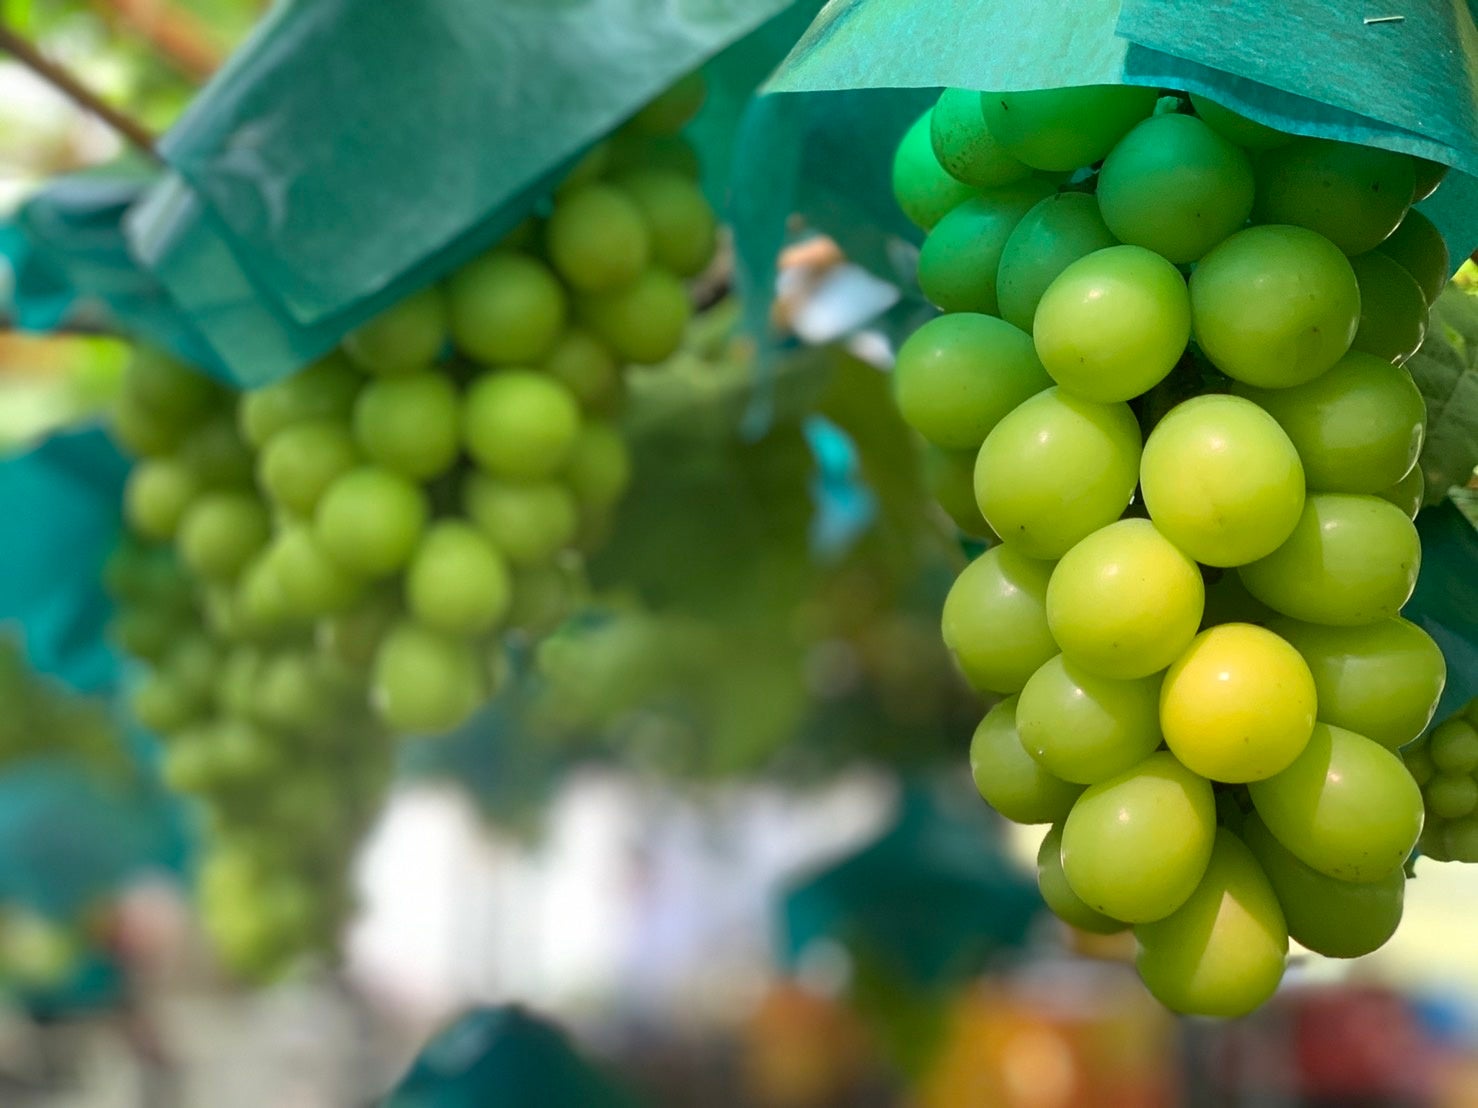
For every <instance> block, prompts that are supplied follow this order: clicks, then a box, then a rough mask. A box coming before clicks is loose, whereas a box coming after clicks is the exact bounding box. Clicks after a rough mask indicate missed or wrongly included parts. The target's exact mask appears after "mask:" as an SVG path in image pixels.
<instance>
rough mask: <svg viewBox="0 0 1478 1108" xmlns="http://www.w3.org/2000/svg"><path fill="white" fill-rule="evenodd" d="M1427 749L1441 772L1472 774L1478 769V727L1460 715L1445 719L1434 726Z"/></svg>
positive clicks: (1433, 762) (1428, 739)
mask: <svg viewBox="0 0 1478 1108" xmlns="http://www.w3.org/2000/svg"><path fill="white" fill-rule="evenodd" d="M1427 750H1428V752H1429V753H1430V754H1431V756H1432V764H1433V765H1434V766H1436V767H1437V769H1438V771H1439V772H1441V773H1468V774H1471V773H1473V772H1474V771H1475V770H1478V728H1474V726H1473V725H1472V724H1471V723H1469V722H1468V721H1467V720H1465V719H1463V718H1462V717H1460V716H1454V717H1453V718H1452V719H1449V720H1444V721H1443V722H1441V723H1439V724H1438V725H1437V726H1436V727H1434V728H1432V734H1431V735H1430V736H1428V738H1427Z"/></svg>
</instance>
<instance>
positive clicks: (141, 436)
mask: <svg viewBox="0 0 1478 1108" xmlns="http://www.w3.org/2000/svg"><path fill="white" fill-rule="evenodd" d="M110 415H111V419H110V420H109V424H108V426H109V430H110V431H111V432H112V435H113V438H114V440H115V441H117V443H118V445H119V446H121V447H123V449H124V450H125V451H127V452H128V453H129V454H131V455H133V457H135V458H162V457H164V456H165V455H166V454H172V453H174V451H175V450H176V449H178V447H179V444H180V439H182V438H183V437H184V435H185V430H186V428H185V427H184V426H183V425H182V424H179V423H176V422H174V421H172V420H170V419H167V418H166V417H164V416H162V415H160V414H159V413H157V412H155V411H153V410H151V409H149V408H147V407H145V406H144V405H143V403H141V402H140V401H139V400H138V399H137V398H136V397H133V396H130V395H129V394H128V393H124V394H123V395H122V396H120V397H119V398H118V400H117V401H116V402H115V403H114V405H113V409H112V412H111V413H110Z"/></svg>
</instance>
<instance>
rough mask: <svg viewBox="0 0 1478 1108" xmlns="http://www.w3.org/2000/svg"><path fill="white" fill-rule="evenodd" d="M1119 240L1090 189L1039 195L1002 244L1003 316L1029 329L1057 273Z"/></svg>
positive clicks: (999, 281)
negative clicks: (1106, 221)
mask: <svg viewBox="0 0 1478 1108" xmlns="http://www.w3.org/2000/svg"><path fill="white" fill-rule="evenodd" d="M1117 245H1118V240H1117V239H1116V238H1114V236H1113V233H1112V232H1111V231H1110V230H1109V229H1108V227H1107V226H1106V225H1105V224H1104V222H1103V216H1102V215H1100V214H1099V211H1098V203H1097V201H1095V200H1094V198H1093V197H1092V196H1091V195H1089V194H1088V193H1086V192H1057V193H1053V194H1052V195H1051V196H1047V197H1044V198H1043V199H1041V200H1039V201H1037V203H1036V204H1035V205H1033V206H1032V208H1031V209H1030V210H1029V211H1028V212H1027V213H1026V214H1025V215H1024V216H1022V217H1021V219H1020V220H1019V221H1018V222H1017V224H1016V226H1015V227H1014V228H1012V231H1011V234H1010V236H1009V237H1008V238H1007V239H1006V244H1005V245H1004V246H1003V247H1002V248H1001V263H1000V265H999V267H997V270H996V300H997V303H998V306H999V307H1000V310H1001V318H1002V319H1004V320H1005V321H1006V322H1007V323H1010V324H1012V325H1013V326H1016V327H1020V328H1021V329H1022V330H1023V331H1030V330H1031V328H1032V321H1033V320H1034V319H1035V318H1036V314H1037V305H1038V303H1040V302H1041V299H1042V294H1043V293H1044V292H1046V291H1047V287H1048V286H1049V285H1051V284H1052V282H1053V281H1055V280H1056V279H1057V275H1058V274H1059V273H1061V272H1062V271H1063V270H1064V269H1066V268H1067V267H1068V266H1070V265H1071V264H1072V263H1073V262H1075V261H1077V260H1078V259H1079V258H1083V257H1086V256H1087V255H1089V254H1092V253H1093V252H1094V251H1096V250H1103V249H1106V248H1107V247H1110V246H1117Z"/></svg>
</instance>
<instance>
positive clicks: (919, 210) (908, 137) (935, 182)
mask: <svg viewBox="0 0 1478 1108" xmlns="http://www.w3.org/2000/svg"><path fill="white" fill-rule="evenodd" d="M932 116H933V109H932V108H931V109H930V110H929V111H926V112H925V113H924V114H923V115H921V116H919V118H918V119H916V120H914V122H913V123H912V125H911V126H910V127H909V128H908V130H907V131H906V132H904V135H903V138H902V140H901V141H900V142H899V143H898V149H897V151H896V152H895V153H894V155H893V198H894V200H896V201H897V202H898V206H899V207H900V208H902V209H903V214H904V215H905V216H907V217H908V220H909V222H910V223H912V224H913V225H914V226H916V227H918V228H920V229H922V230H925V231H927V230H929V229H930V228H932V227H933V226H934V224H936V223H938V222H939V221H940V220H941V219H943V218H944V217H945V215H946V213H948V212H950V211H952V210H953V209H954V208H955V206H956V205H958V204H962V203H964V202H965V201H966V200H968V199H970V197H972V196H974V195H975V190H974V189H972V188H971V187H970V186H969V185H967V184H965V183H964V182H962V181H957V180H955V179H954V178H953V177H951V176H950V175H949V174H948V173H946V172H945V171H944V167H943V166H941V165H940V164H939V159H938V158H936V157H935V156H934V146H933V143H932V141H931V139H930V130H931V118H932Z"/></svg>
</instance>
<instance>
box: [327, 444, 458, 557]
mask: <svg viewBox="0 0 1478 1108" xmlns="http://www.w3.org/2000/svg"><path fill="white" fill-rule="evenodd" d="M428 514H429V509H428V506H427V503H426V496H425V494H424V493H423V492H422V491H421V489H420V487H419V486H418V485H416V484H415V483H414V482H412V481H411V480H409V479H408V478H406V477H403V476H401V475H400V474H397V473H394V472H392V471H390V470H387V469H382V468H380V467H378V466H361V467H360V468H359V469H354V470H350V471H349V472H348V473H346V474H344V475H343V476H342V477H340V478H338V479H337V480H336V481H334V483H333V484H332V485H330V486H329V487H328V489H327V491H326V492H325V493H324V494H323V499H322V500H320V501H319V503H318V509H317V511H315V512H314V516H313V535H314V538H315V539H316V540H317V541H318V544H319V546H320V547H321V548H322V549H323V551H324V552H325V553H326V554H327V555H328V556H329V557H330V558H332V559H333V560H334V561H335V562H337V563H338V564H339V565H340V566H342V567H343V568H344V569H345V570H346V571H347V572H349V573H352V574H355V575H358V576H361V577H366V578H373V577H383V576H385V575H387V574H390V573H393V572H395V571H396V570H397V569H399V568H400V567H401V566H403V565H405V564H406V562H407V561H409V559H410V556H411V552H412V551H413V550H414V549H415V546H416V542H417V541H418V540H419V539H420V537H421V530H422V528H423V527H424V526H425V523H426V517H427V515H428Z"/></svg>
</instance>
